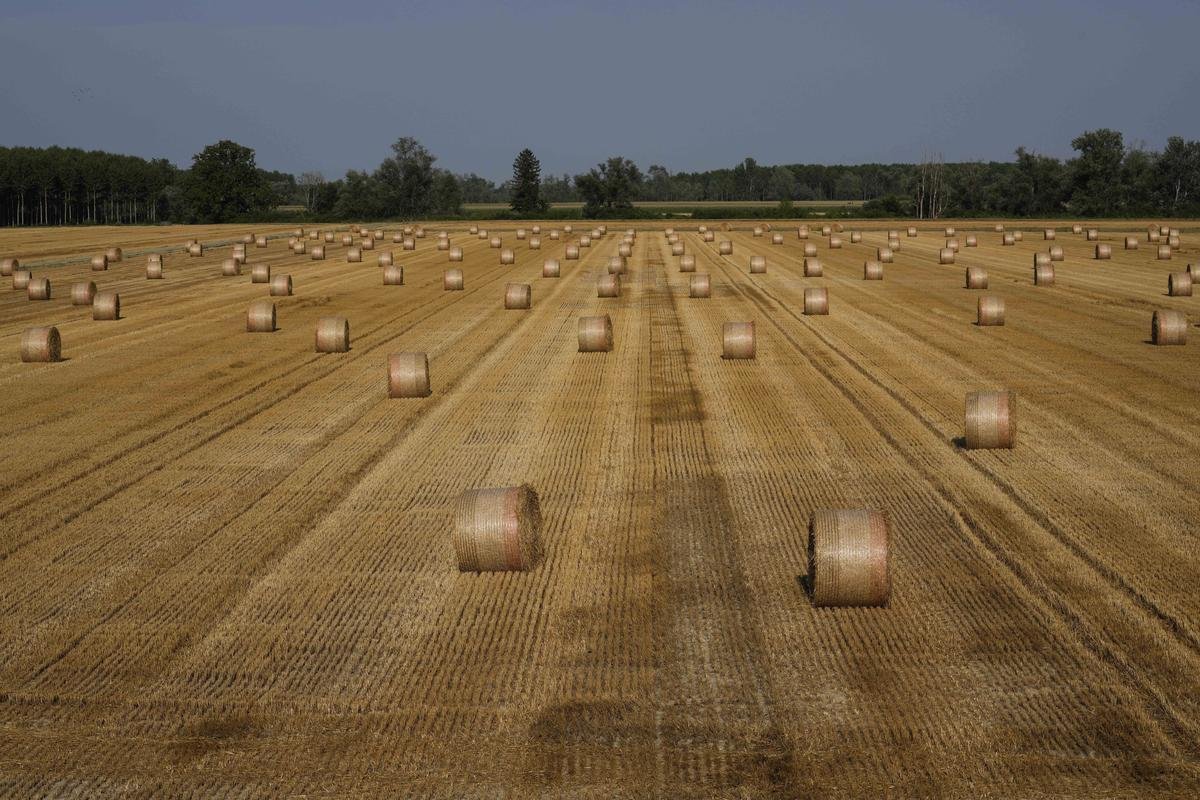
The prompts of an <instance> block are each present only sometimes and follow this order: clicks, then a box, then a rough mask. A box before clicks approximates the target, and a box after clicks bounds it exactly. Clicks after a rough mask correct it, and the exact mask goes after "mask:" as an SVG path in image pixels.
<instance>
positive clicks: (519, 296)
mask: <svg viewBox="0 0 1200 800" xmlns="http://www.w3.org/2000/svg"><path fill="white" fill-rule="evenodd" d="M532 298H533V288H532V287H531V286H530V285H529V284H528V283H509V284H506V285H505V287H504V307H505V308H507V309H523V308H529V306H530V304H531V302H532Z"/></svg>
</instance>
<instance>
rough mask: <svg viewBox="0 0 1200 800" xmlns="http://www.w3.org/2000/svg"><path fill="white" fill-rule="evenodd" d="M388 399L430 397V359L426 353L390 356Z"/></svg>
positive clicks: (393, 354)
mask: <svg viewBox="0 0 1200 800" xmlns="http://www.w3.org/2000/svg"><path fill="white" fill-rule="evenodd" d="M387 366H388V397H428V396H429V395H430V393H431V389H430V387H429V357H428V356H427V355H426V354H425V353H392V354H391V355H389V356H388V365H387Z"/></svg>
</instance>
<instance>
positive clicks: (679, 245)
mask: <svg viewBox="0 0 1200 800" xmlns="http://www.w3.org/2000/svg"><path fill="white" fill-rule="evenodd" d="M683 252H684V250H683V242H676V243H675V244H673V245H671V255H673V256H681V255H683Z"/></svg>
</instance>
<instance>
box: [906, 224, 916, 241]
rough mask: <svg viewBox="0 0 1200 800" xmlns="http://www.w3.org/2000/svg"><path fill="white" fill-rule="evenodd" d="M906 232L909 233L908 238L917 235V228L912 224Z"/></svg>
mask: <svg viewBox="0 0 1200 800" xmlns="http://www.w3.org/2000/svg"><path fill="white" fill-rule="evenodd" d="M906 233H907V234H908V238H910V239H911V238H913V237H915V236H916V235H917V229H916V228H913V227H911V226H910V227H909V229H908V230H907V231H906Z"/></svg>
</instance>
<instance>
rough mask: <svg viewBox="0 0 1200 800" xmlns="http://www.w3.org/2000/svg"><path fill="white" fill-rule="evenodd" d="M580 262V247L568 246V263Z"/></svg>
mask: <svg viewBox="0 0 1200 800" xmlns="http://www.w3.org/2000/svg"><path fill="white" fill-rule="evenodd" d="M578 260H579V245H577V244H569V245H567V261H578Z"/></svg>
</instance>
